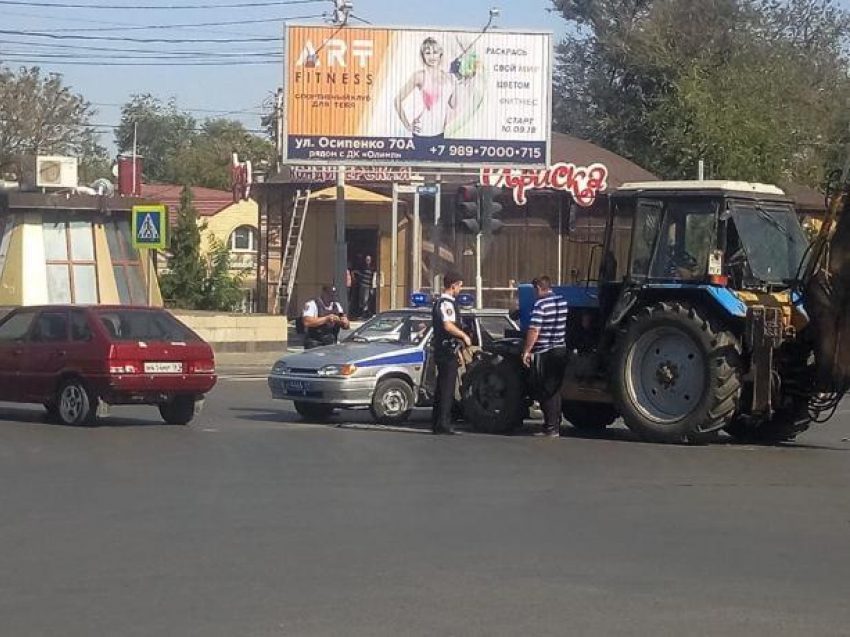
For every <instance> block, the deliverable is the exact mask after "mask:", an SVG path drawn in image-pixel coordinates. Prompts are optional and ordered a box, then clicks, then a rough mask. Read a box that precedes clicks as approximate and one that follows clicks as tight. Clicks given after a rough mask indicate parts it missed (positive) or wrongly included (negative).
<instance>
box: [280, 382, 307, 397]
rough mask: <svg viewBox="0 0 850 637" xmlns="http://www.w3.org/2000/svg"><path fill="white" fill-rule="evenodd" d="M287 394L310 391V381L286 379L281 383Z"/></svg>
mask: <svg viewBox="0 0 850 637" xmlns="http://www.w3.org/2000/svg"><path fill="white" fill-rule="evenodd" d="M283 387H284V389H286V393H287V394H306V393H307V392H308V391H310V383H307V382H304V381H303V380H287V381H285V382H284V383H283Z"/></svg>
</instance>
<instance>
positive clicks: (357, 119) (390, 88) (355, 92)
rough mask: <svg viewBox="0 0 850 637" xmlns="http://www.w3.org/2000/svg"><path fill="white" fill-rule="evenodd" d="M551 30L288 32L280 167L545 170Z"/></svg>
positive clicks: (313, 28) (299, 28)
mask: <svg viewBox="0 0 850 637" xmlns="http://www.w3.org/2000/svg"><path fill="white" fill-rule="evenodd" d="M551 57H552V46H551V34H548V33H507V32H504V31H488V32H484V33H481V32H480V31H460V30H456V31H445V30H434V29H416V30H414V29H388V28H377V27H368V28H351V27H346V28H344V29H338V28H334V27H324V26H294V25H290V26H288V27H287V32H286V73H285V94H286V111H285V118H284V119H285V124H284V135H285V140H284V150H283V152H284V158H283V159H284V160H285V161H288V162H289V163H298V164H306V163H318V164H350V165H354V164H403V165H409V166H417V165H419V166H422V165H430V166H441V165H442V166H483V165H494V164H496V165H498V164H509V165H511V166H538V167H542V166H545V165H546V164H547V163H548V159H549V129H550V122H551V77H552V68H551Z"/></svg>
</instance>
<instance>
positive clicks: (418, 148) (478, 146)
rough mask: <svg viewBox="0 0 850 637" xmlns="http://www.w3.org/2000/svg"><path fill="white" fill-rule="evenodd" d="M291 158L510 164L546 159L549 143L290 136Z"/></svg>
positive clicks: (303, 159) (534, 163)
mask: <svg viewBox="0 0 850 637" xmlns="http://www.w3.org/2000/svg"><path fill="white" fill-rule="evenodd" d="M288 141H289V149H288V153H287V155H288V157H289V158H290V159H298V160H301V161H308V162H312V161H316V162H320V161H328V160H332V161H340V162H345V161H347V162H361V161H387V162H402V163H407V162H423V163H449V164H458V163H479V162H485V163H488V164H494V163H495V164H498V163H510V164H518V165H524V164H528V165H536V164H540V162H542V161H545V156H546V142H501V141H493V140H478V139H464V140H459V141H452V140H439V141H435V140H422V139H410V138H401V137H387V138H374V137H327V136H321V135H317V136H290V137H289V140H288Z"/></svg>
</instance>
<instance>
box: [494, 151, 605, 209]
mask: <svg viewBox="0 0 850 637" xmlns="http://www.w3.org/2000/svg"><path fill="white" fill-rule="evenodd" d="M481 183H482V184H483V185H485V186H496V187H498V188H510V189H511V190H512V191H513V195H514V201H515V202H516V203H517V205H519V206H524V205H525V203H526V201H527V198H526V192H527V191H529V190H536V189H540V188H551V189H554V190H565V191H567V192H569V193H570V194H571V195H572V196H573V200H574V201H575V202H576V203H577V204H578V205H580V206H585V207H587V206H592V205H593V203H594V202H595V201H596V198H597V197H598V196H599V193H601V192H605V190H606V189H607V188H608V168H607V167H606V166H605V165H604V164H590V166H576V165H575V164H567V163H564V162H559V163H557V164H553V165H552V166H549V167H548V168H546V169H544V170H531V169H518V168H482V169H481Z"/></svg>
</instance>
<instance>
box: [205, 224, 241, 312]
mask: <svg viewBox="0 0 850 637" xmlns="http://www.w3.org/2000/svg"><path fill="white" fill-rule="evenodd" d="M209 244H210V246H209V253H208V256H207V262H206V276H205V277H204V285H203V292H202V295H201V302H200V304H199V306H198V309H199V310H218V311H233V310H234V309H236V307H237V306H238V305H239V303H240V302H241V301H242V287H241V283H242V278H243V274H242V273H240V274H236V275H234V274H231V268H232V266H231V262H230V251H229V250H228V249H227V246H226V245H224V243H222V242H221V241H220V240H219V239H217V238H216V237H210V239H209Z"/></svg>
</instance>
